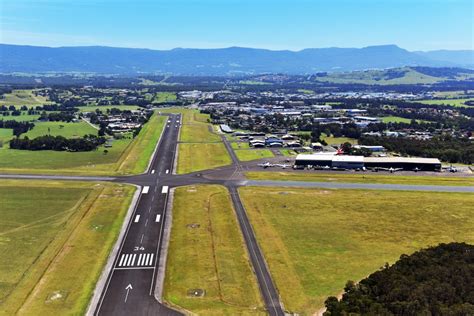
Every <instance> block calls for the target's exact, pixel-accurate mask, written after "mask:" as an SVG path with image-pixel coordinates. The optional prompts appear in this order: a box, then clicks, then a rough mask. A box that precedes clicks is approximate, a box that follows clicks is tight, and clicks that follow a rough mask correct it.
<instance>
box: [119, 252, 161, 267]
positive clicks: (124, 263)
mask: <svg viewBox="0 0 474 316" xmlns="http://www.w3.org/2000/svg"><path fill="white" fill-rule="evenodd" d="M154 257H155V254H153V253H140V254H136V253H133V254H131V253H130V254H122V256H121V257H120V261H119V263H118V266H119V267H149V266H152V265H153V258H154Z"/></svg>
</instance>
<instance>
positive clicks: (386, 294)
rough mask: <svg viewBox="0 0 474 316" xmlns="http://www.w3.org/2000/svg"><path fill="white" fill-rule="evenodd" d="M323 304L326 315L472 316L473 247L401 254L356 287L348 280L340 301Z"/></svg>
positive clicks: (444, 246)
mask: <svg viewBox="0 0 474 316" xmlns="http://www.w3.org/2000/svg"><path fill="white" fill-rule="evenodd" d="M325 304H326V307H327V311H326V312H325V313H324V315H325V316H339V315H341V316H342V315H354V316H355V315H407V316H411V315H466V316H467V315H474V246H473V245H468V244H466V243H450V244H440V245H438V246H436V247H431V248H428V249H424V250H420V251H418V252H415V253H414V254H412V255H410V256H408V255H402V256H401V257H400V260H399V261H397V262H396V263H395V264H393V265H392V266H388V265H386V266H385V267H384V268H382V269H381V270H380V271H377V272H375V273H373V274H371V275H370V276H369V277H367V278H366V279H364V280H362V281H360V282H359V283H358V284H355V283H354V282H352V281H349V282H348V283H347V285H346V287H345V288H344V294H343V296H342V299H341V300H340V301H339V300H338V299H337V298H336V297H329V298H328V299H327V300H326V303H325Z"/></svg>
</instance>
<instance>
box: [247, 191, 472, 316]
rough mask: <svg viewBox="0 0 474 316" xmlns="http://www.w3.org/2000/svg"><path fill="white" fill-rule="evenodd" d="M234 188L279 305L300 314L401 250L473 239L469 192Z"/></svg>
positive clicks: (310, 311) (313, 309)
mask: <svg viewBox="0 0 474 316" xmlns="http://www.w3.org/2000/svg"><path fill="white" fill-rule="evenodd" d="M240 193H241V197H242V199H243V202H244V205H245V207H246V209H247V212H248V214H249V218H250V221H251V223H252V225H253V227H254V229H255V232H256V236H257V240H258V242H259V244H260V246H261V247H262V250H263V252H264V255H265V258H266V260H267V263H268V265H269V268H270V272H271V274H272V276H273V278H274V281H275V283H276V286H277V288H278V290H279V292H280V295H281V297H282V300H283V304H284V306H285V309H286V310H287V311H289V312H295V313H299V314H301V315H312V314H314V313H315V312H317V311H318V310H319V309H320V308H321V307H323V306H324V300H325V299H326V298H327V297H328V296H330V295H338V294H339V293H341V292H342V290H343V288H344V285H345V283H346V282H347V281H348V280H354V281H358V280H360V279H362V278H364V277H366V276H367V275H369V274H370V273H372V272H374V271H376V270H377V269H379V268H380V267H382V266H383V265H384V264H385V263H387V262H388V263H393V262H395V261H396V260H397V259H398V258H399V256H400V255H401V254H411V253H413V252H414V251H416V250H419V249H420V248H424V247H427V246H430V245H436V244H438V243H441V242H452V241H458V242H461V241H464V242H468V243H473V242H474V231H473V230H472V227H474V209H473V208H472V205H473V204H474V196H473V195H472V194H463V193H435V192H394V191H375V190H373V191H362V190H318V189H301V188H255V187H245V188H241V189H240Z"/></svg>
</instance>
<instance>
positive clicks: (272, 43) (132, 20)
mask: <svg viewBox="0 0 474 316" xmlns="http://www.w3.org/2000/svg"><path fill="white" fill-rule="evenodd" d="M473 10H474V9H473V1H472V0H286V1H282V0H128V1H126V0H94V1H93V0H0V18H1V19H0V42H2V43H11V44H28V45H44V46H82V45H107V46H118V47H142V48H154V49H170V48H174V47H196V48H215V47H228V46H245V47H258V48H269V49H290V50H299V49H302V48H308V47H364V46H370V45H381V44H397V45H399V46H400V47H403V48H406V49H408V50H435V49H473V45H474V44H473V43H474V39H473V33H474V31H473V28H474V11H473Z"/></svg>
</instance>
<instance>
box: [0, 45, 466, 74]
mask: <svg viewBox="0 0 474 316" xmlns="http://www.w3.org/2000/svg"><path fill="white" fill-rule="evenodd" d="M403 66H427V67H466V68H474V51H473V50H458V51H449V50H439V51H428V52H419V51H414V52H411V51H408V50H405V49H403V48H400V47H398V46H396V45H382V46H368V47H364V48H335V47H333V48H309V49H303V50H300V51H289V50H278V51H276V50H268V49H256V48H243V47H229V48H221V49H188V48H186V49H184V48H175V49H172V50H151V49H139V48H116V47H104V46H81V47H56V48H53V47H41V46H23V45H9V44H0V72H1V73H14V72H20V73H44V72H81V73H97V74H123V75H125V74H126V75H137V74H173V75H211V76H215V75H247V74H262V73H287V74H312V73H318V72H341V71H353V70H365V69H385V68H394V67H403Z"/></svg>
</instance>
